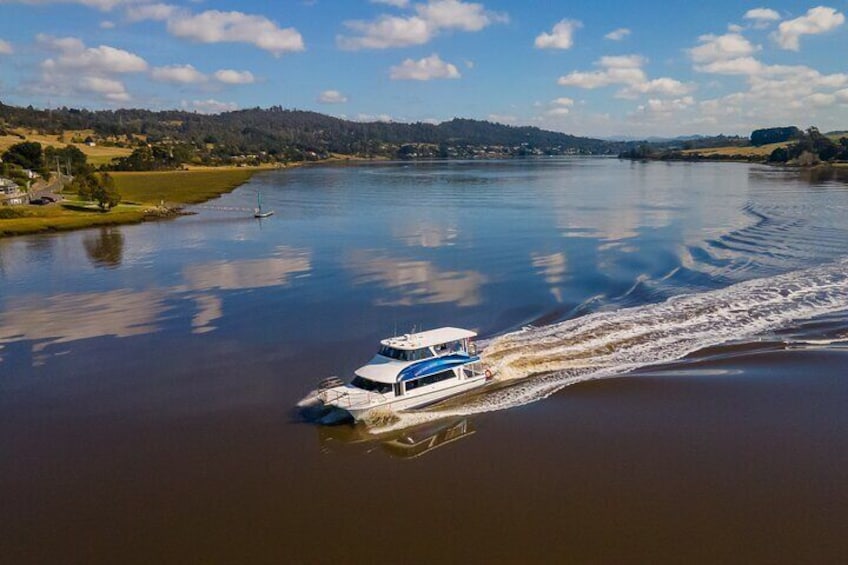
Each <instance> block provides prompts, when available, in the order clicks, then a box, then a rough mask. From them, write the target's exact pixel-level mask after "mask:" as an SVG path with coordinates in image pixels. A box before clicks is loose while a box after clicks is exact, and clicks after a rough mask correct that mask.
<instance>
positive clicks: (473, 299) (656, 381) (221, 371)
mask: <svg viewBox="0 0 848 565" xmlns="http://www.w3.org/2000/svg"><path fill="white" fill-rule="evenodd" d="M260 190H261V192H262V200H263V205H264V206H267V207H269V208H274V209H276V215H275V216H273V217H272V218H269V219H267V220H262V221H261V222H260V221H257V220H255V219H253V218H252V217H250V215H251V210H252V207H253V206H254V204H255V202H256V197H257V196H256V195H257V191H260ZM197 211H198V212H199V213H198V214H197V215H194V216H191V217H184V218H180V219H178V220H176V221H170V222H161V223H149V224H143V225H139V226H130V227H120V228H104V229H95V230H88V231H81V232H74V233H67V234H57V235H45V236H35V237H22V238H14V239H6V240H0V283H2V289H3V290H2V295H0V453H2V460H0V461H2V462H0V500H2V510H0V555H3V556H4V557H3V559H2V561H3V562H8V563H28V562H39V563H41V562H44V563H117V562H128V563H129V562H138V563H151V562H162V561H165V562H181V563H210V562H228V563H242V562H272V563H282V562H292V563H301V562H328V561H336V562H397V561H398V560H399V559H400V560H404V561H409V562H425V561H429V562H434V561H449V562H455V561H471V562H539V561H547V562H550V561H559V562H594V563H597V562H640V563H644V562H676V563H679V562H722V563H728V562H741V563H750V562H770V563H777V562H785V563H837V562H846V561H848V481H846V478H848V477H846V471H845V469H846V468H848V411H846V406H848V378H846V377H848V374H846V368H848V314H846V311H848V175H843V178H840V175H839V174H837V173H827V172H825V173H815V174H814V173H809V172H806V173H803V172H802V173H799V172H796V171H795V172H793V171H782V170H778V169H773V168H766V167H760V166H749V165H744V164H718V163H714V164H681V163H671V164H666V163H630V162H624V161H618V160H614V159H550V160H515V161H508V162H464V163H425V164H382V165H367V166H351V167H320V168H318V167H315V168H303V169H299V170H293V171H285V172H278V173H277V172H275V173H267V174H262V175H259V176H256V177H254V179H253V181H252V182H251V183H249V184H248V185H246V186H244V187H242V188H240V189H238V190H237V191H235V192H234V193H232V194H229V195H226V196H224V197H223V198H220V199H218V200H216V201H214V202H211V203H208V204H207V205H205V206H199V207H197ZM441 325H457V326H463V327H470V328H474V329H476V330H477V331H479V332H480V335H481V341H482V344H483V345H485V346H487V347H486V350H485V353H484V354H485V356H486V359H487V361H488V362H490V363H492V364H493V365H495V366H497V367H498V368H499V374H500V376H501V377H502V378H503V379H504V384H508V385H510V386H504V387H503V388H497V389H496V390H492V391H489V392H487V393H484V394H480V395H477V396H474V397H471V398H466V399H463V400H462V401H461V402H453V403H451V404H450V405H447V406H443V407H440V408H437V409H435V410H430V411H428V412H424V413H417V414H412V415H408V416H405V417H404V418H403V419H402V420H401V421H400V423H398V424H396V425H395V427H394V428H393V429H389V430H380V431H379V432H377V431H374V430H370V431H369V430H363V429H361V428H353V427H350V426H342V427H333V428H318V427H315V426H313V425H311V424H309V423H306V422H303V421H301V420H300V419H299V418H298V416H297V414H296V412H295V411H294V410H293V406H294V404H295V403H296V402H297V401H298V400H299V399H300V398H301V397H302V396H303V395H304V394H305V393H307V392H308V391H309V390H310V388H311V387H312V385H313V384H314V383H315V382H316V381H317V380H318V379H319V378H323V377H325V376H328V375H331V374H338V375H349V374H350V373H351V372H352V371H353V369H355V368H356V367H357V366H359V365H361V364H363V363H364V362H365V361H367V360H368V359H369V358H370V356H371V354H372V353H373V351H374V349H375V344H376V342H377V341H378V340H379V339H380V338H382V337H386V336H388V335H392V334H395V333H404V332H407V331H409V330H410V329H412V328H418V329H422V328H423V329H427V328H432V327H437V326H441ZM522 328H524V329H522Z"/></svg>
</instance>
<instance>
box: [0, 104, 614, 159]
mask: <svg viewBox="0 0 848 565" xmlns="http://www.w3.org/2000/svg"><path fill="white" fill-rule="evenodd" d="M16 128H19V129H24V130H28V131H32V132H37V133H38V134H39V135H49V136H60V135H63V134H65V137H67V134H66V132H79V131H91V132H92V135H91V138H92V140H93V141H95V142H96V143H97V144H98V145H106V146H110V147H118V148H135V147H143V146H156V145H160V146H170V148H169V149H168V152H169V154H171V155H172V156H173V153H174V148H173V146H175V145H180V146H182V147H181V150H182V152H181V153H180V155H181V156H182V157H184V158H185V159H186V160H189V161H191V162H196V163H204V164H218V163H232V162H239V161H242V160H245V159H248V160H253V161H298V160H307V159H322V158H326V157H328V156H330V155H331V154H339V155H345V156H356V157H389V158H439V157H443V158H444V157H475V156H515V155H526V154H537V155H540V154H549V155H558V154H569V153H579V154H617V153H619V152H621V151H622V150H625V149H626V148H627V147H628V146H629V144H627V143H622V142H610V141H603V140H600V139H591V138H585V137H576V136H572V135H568V134H564V133H558V132H552V131H546V130H542V129H539V128H536V127H514V126H507V125H502V124H496V123H492V122H487V121H479V120H469V119H460V118H455V119H453V120H451V121H448V122H443V123H441V124H429V123H420V122H418V123H396V122H370V123H362V122H353V121H349V120H343V119H339V118H334V117H332V116H326V115H323V114H319V113H316V112H309V111H302V110H286V109H283V108H281V107H279V106H276V107H271V108H268V109H260V108H253V109H247V110H239V111H233V112H225V113H222V114H212V115H207V114H197V113H192V112H185V111H177V110H170V111H158V112H157V111H151V110H139V109H126V110H98V111H89V110H80V109H74V108H58V109H53V110H38V109H34V108H31V107H29V108H21V107H15V106H9V105H5V104H2V103H0V134H8V133H11V132H12V130H15V129H16Z"/></svg>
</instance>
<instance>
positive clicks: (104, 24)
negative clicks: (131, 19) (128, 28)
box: [100, 20, 115, 29]
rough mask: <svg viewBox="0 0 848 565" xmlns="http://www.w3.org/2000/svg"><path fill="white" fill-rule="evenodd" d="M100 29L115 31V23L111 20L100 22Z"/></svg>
mask: <svg viewBox="0 0 848 565" xmlns="http://www.w3.org/2000/svg"><path fill="white" fill-rule="evenodd" d="M100 29H115V22H113V21H111V20H103V21H102V22H100Z"/></svg>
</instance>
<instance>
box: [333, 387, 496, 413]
mask: <svg viewBox="0 0 848 565" xmlns="http://www.w3.org/2000/svg"><path fill="white" fill-rule="evenodd" d="M486 383H487V380H486V378H485V377H484V376H481V377H474V378H471V379H464V380H460V381H455V382H450V381H448V382H445V383H444V386H440V387H434V389H433V390H429V391H427V390H425V391H422V392H418V393H416V394H406V395H404V396H399V397H394V398H391V399H387V400H386V401H384V402H372V403H370V404H367V405H364V404H363V405H352V406H337V408H339V409H341V410H344V411H345V412H347V413H348V414H350V416H351V417H352V418H353V419H354V421H357V422H359V421H361V420H363V419H365V418H366V417H367V416H368V414H369V413H370V412H372V411H374V410H378V411H379V410H387V411H391V412H400V411H405V410H415V409H420V408H425V407H427V406H432V405H433V404H437V403H439V402H442V401H445V400H448V399H450V398H454V397H455V396H459V395H460V394H464V393H466V392H469V391H472V390H475V389H477V388H480V387H481V386H483V385H485V384H486Z"/></svg>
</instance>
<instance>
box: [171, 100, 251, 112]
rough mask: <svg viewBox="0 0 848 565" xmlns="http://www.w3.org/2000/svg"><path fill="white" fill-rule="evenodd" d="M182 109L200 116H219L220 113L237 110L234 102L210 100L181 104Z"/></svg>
mask: <svg viewBox="0 0 848 565" xmlns="http://www.w3.org/2000/svg"><path fill="white" fill-rule="evenodd" d="M183 108H188V109H191V110H194V111H196V112H199V113H201V114H220V113H221V112H232V111H234V110H238V104H236V103H235V102H221V101H219V100H215V99H213V98H210V99H208V100H192V101H191V102H185V101H184V102H183Z"/></svg>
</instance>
